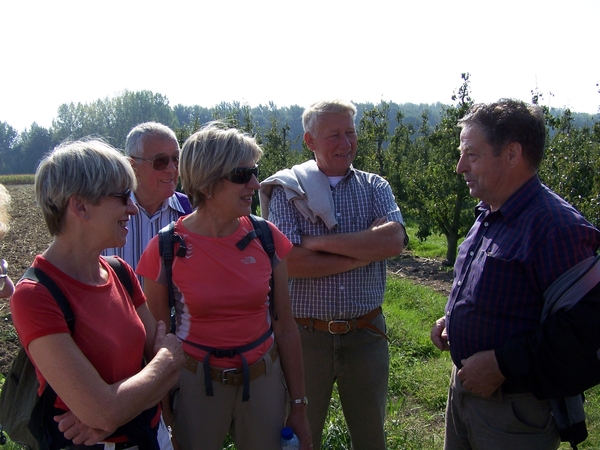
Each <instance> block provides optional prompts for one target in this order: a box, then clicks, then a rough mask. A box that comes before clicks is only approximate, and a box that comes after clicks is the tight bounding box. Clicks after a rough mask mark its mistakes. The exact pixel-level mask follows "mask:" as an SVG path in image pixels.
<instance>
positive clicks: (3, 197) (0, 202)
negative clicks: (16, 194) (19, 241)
mask: <svg viewBox="0 0 600 450" xmlns="http://www.w3.org/2000/svg"><path fill="white" fill-rule="evenodd" d="M9 205H10V193H9V192H8V189H6V188H5V187H4V185H3V184H0V237H3V236H4V235H5V234H6V233H7V232H8V230H9V228H10V225H9V224H8V221H9V220H10V216H9V214H8V206H9Z"/></svg>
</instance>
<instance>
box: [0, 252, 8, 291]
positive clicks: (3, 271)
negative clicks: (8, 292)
mask: <svg viewBox="0 0 600 450" xmlns="http://www.w3.org/2000/svg"><path fill="white" fill-rule="evenodd" d="M7 275H8V263H7V262H6V260H5V259H0V291H1V290H2V289H4V285H5V284H6V276H7Z"/></svg>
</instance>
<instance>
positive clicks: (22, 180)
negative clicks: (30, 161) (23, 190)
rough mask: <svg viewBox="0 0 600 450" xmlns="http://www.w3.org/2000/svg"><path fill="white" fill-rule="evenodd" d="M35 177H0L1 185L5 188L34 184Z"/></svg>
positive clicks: (26, 175)
mask: <svg viewBox="0 0 600 450" xmlns="http://www.w3.org/2000/svg"><path fill="white" fill-rule="evenodd" d="M33 178H34V175H32V174H23V175H0V184H3V185H5V186H7V185H9V184H33Z"/></svg>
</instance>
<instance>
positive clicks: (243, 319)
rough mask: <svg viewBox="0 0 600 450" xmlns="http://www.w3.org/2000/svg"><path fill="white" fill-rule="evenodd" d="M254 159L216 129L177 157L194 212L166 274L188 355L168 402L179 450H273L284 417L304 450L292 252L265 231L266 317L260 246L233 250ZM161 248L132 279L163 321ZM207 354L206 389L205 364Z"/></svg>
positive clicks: (244, 220) (235, 138) (241, 139)
mask: <svg viewBox="0 0 600 450" xmlns="http://www.w3.org/2000/svg"><path fill="white" fill-rule="evenodd" d="M261 155H262V150H261V149H260V147H259V146H258V145H257V143H256V142H255V140H254V139H253V138H251V137H249V136H247V135H245V134H243V133H241V132H240V131H238V130H236V129H226V128H224V126H223V125H221V124H218V123H211V124H209V125H207V126H206V127H205V128H203V129H201V130H200V131H198V132H196V133H195V134H193V135H192V136H190V137H189V138H188V139H187V140H186V142H185V143H184V145H183V149H182V152H181V159H180V161H179V164H180V176H181V182H182V186H183V189H184V190H185V192H186V193H187V194H188V196H189V197H190V200H191V203H192V207H193V208H197V209H196V210H195V211H194V212H193V213H191V214H190V215H188V216H186V217H183V218H182V219H179V220H178V221H177V223H176V224H175V233H176V234H177V235H179V236H180V237H181V238H182V239H183V240H184V242H185V246H186V247H187V254H186V256H185V257H176V258H175V259H174V261H173V269H172V271H173V285H174V294H175V309H176V315H177V336H178V338H179V339H180V340H181V341H182V344H183V349H184V351H185V353H186V365H185V367H184V368H183V369H181V375H180V390H179V392H178V393H176V394H175V396H174V398H173V404H174V422H173V435H174V437H175V438H176V442H177V443H178V444H179V445H180V447H181V449H185V450H192V449H209V450H217V449H218V450H220V449H221V448H222V446H223V441H224V440H225V438H226V436H227V434H228V433H229V434H230V435H231V436H232V438H233V440H234V441H235V445H236V448H238V449H239V450H247V449H251V450H252V449H256V450H279V449H280V448H281V444H280V433H281V429H282V428H283V427H284V426H285V425H286V414H288V413H289V416H288V417H287V426H290V427H292V428H293V429H294V432H295V433H296V434H297V435H298V436H299V437H300V440H301V443H302V448H304V449H308V448H310V442H311V439H310V431H309V428H308V422H307V419H306V399H305V397H304V371H303V365H302V355H301V349H300V336H299V334H298V329H297V326H296V324H295V322H294V319H293V317H292V313H291V306H290V298H289V293H288V284H287V270H286V264H285V260H284V257H285V256H286V254H287V253H288V252H289V251H290V249H291V247H292V245H291V243H290V242H289V241H288V240H287V238H285V236H284V235H283V234H282V233H281V232H280V231H279V230H278V229H277V228H276V227H274V226H273V225H272V224H269V226H270V228H271V230H272V234H273V240H274V243H275V251H276V257H275V259H276V262H277V264H275V268H274V269H273V278H274V292H273V296H272V300H271V301H272V302H274V312H273V314H271V313H270V311H269V299H268V297H269V290H270V287H269V281H270V277H271V263H270V261H269V257H268V256H267V254H266V253H265V251H264V250H263V247H262V246H261V243H260V241H259V239H252V240H251V241H250V244H249V245H248V246H247V247H246V248H245V249H244V250H240V249H239V248H238V247H237V246H236V244H237V243H238V242H240V241H241V240H242V239H244V238H245V237H246V236H247V234H248V233H249V232H252V231H253V226H252V224H251V222H250V219H249V218H248V215H249V214H250V212H251V207H252V197H253V195H254V192H255V191H256V190H258V189H259V187H260V185H259V182H258V179H257V176H258V168H257V165H256V164H257V162H258V160H259V158H260V157H261ZM158 246H159V243H158V238H157V237H155V238H154V239H153V240H152V241H150V244H149V245H148V247H147V248H146V250H145V252H144V254H143V255H142V258H141V260H140V263H139V265H138V268H137V273H138V274H139V275H142V276H143V277H144V283H145V284H144V290H145V293H146V296H147V298H148V304H149V306H150V309H151V311H152V313H153V314H154V315H155V317H156V318H157V319H160V320H163V321H165V320H166V321H168V320H169V313H170V311H169V304H168V292H167V285H166V278H165V272H164V265H163V264H162V263H161V257H160V255H159V248H158ZM176 250H177V249H176ZM207 353H208V354H209V355H210V356H209V358H208V361H209V365H210V368H209V373H210V378H211V379H210V380H206V379H205V370H204V365H203V361H204V359H205V357H206V356H207ZM244 367H246V368H247V370H244ZM245 376H247V377H248V379H247V380H245V379H244V377H245ZM245 381H248V382H249V399H247V400H246V399H245V398H244V391H245V389H244V382H245ZM209 386H210V387H211V389H209ZM286 387H287V392H286ZM163 403H168V402H163Z"/></svg>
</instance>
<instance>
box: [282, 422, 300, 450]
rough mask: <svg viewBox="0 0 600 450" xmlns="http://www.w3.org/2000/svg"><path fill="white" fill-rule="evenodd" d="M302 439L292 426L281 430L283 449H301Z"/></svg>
mask: <svg viewBox="0 0 600 450" xmlns="http://www.w3.org/2000/svg"><path fill="white" fill-rule="evenodd" d="M299 449H300V441H299V440H298V436H296V435H295V434H294V431H293V430H292V429H291V428H290V427H285V428H283V429H282V430H281V450H299Z"/></svg>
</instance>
